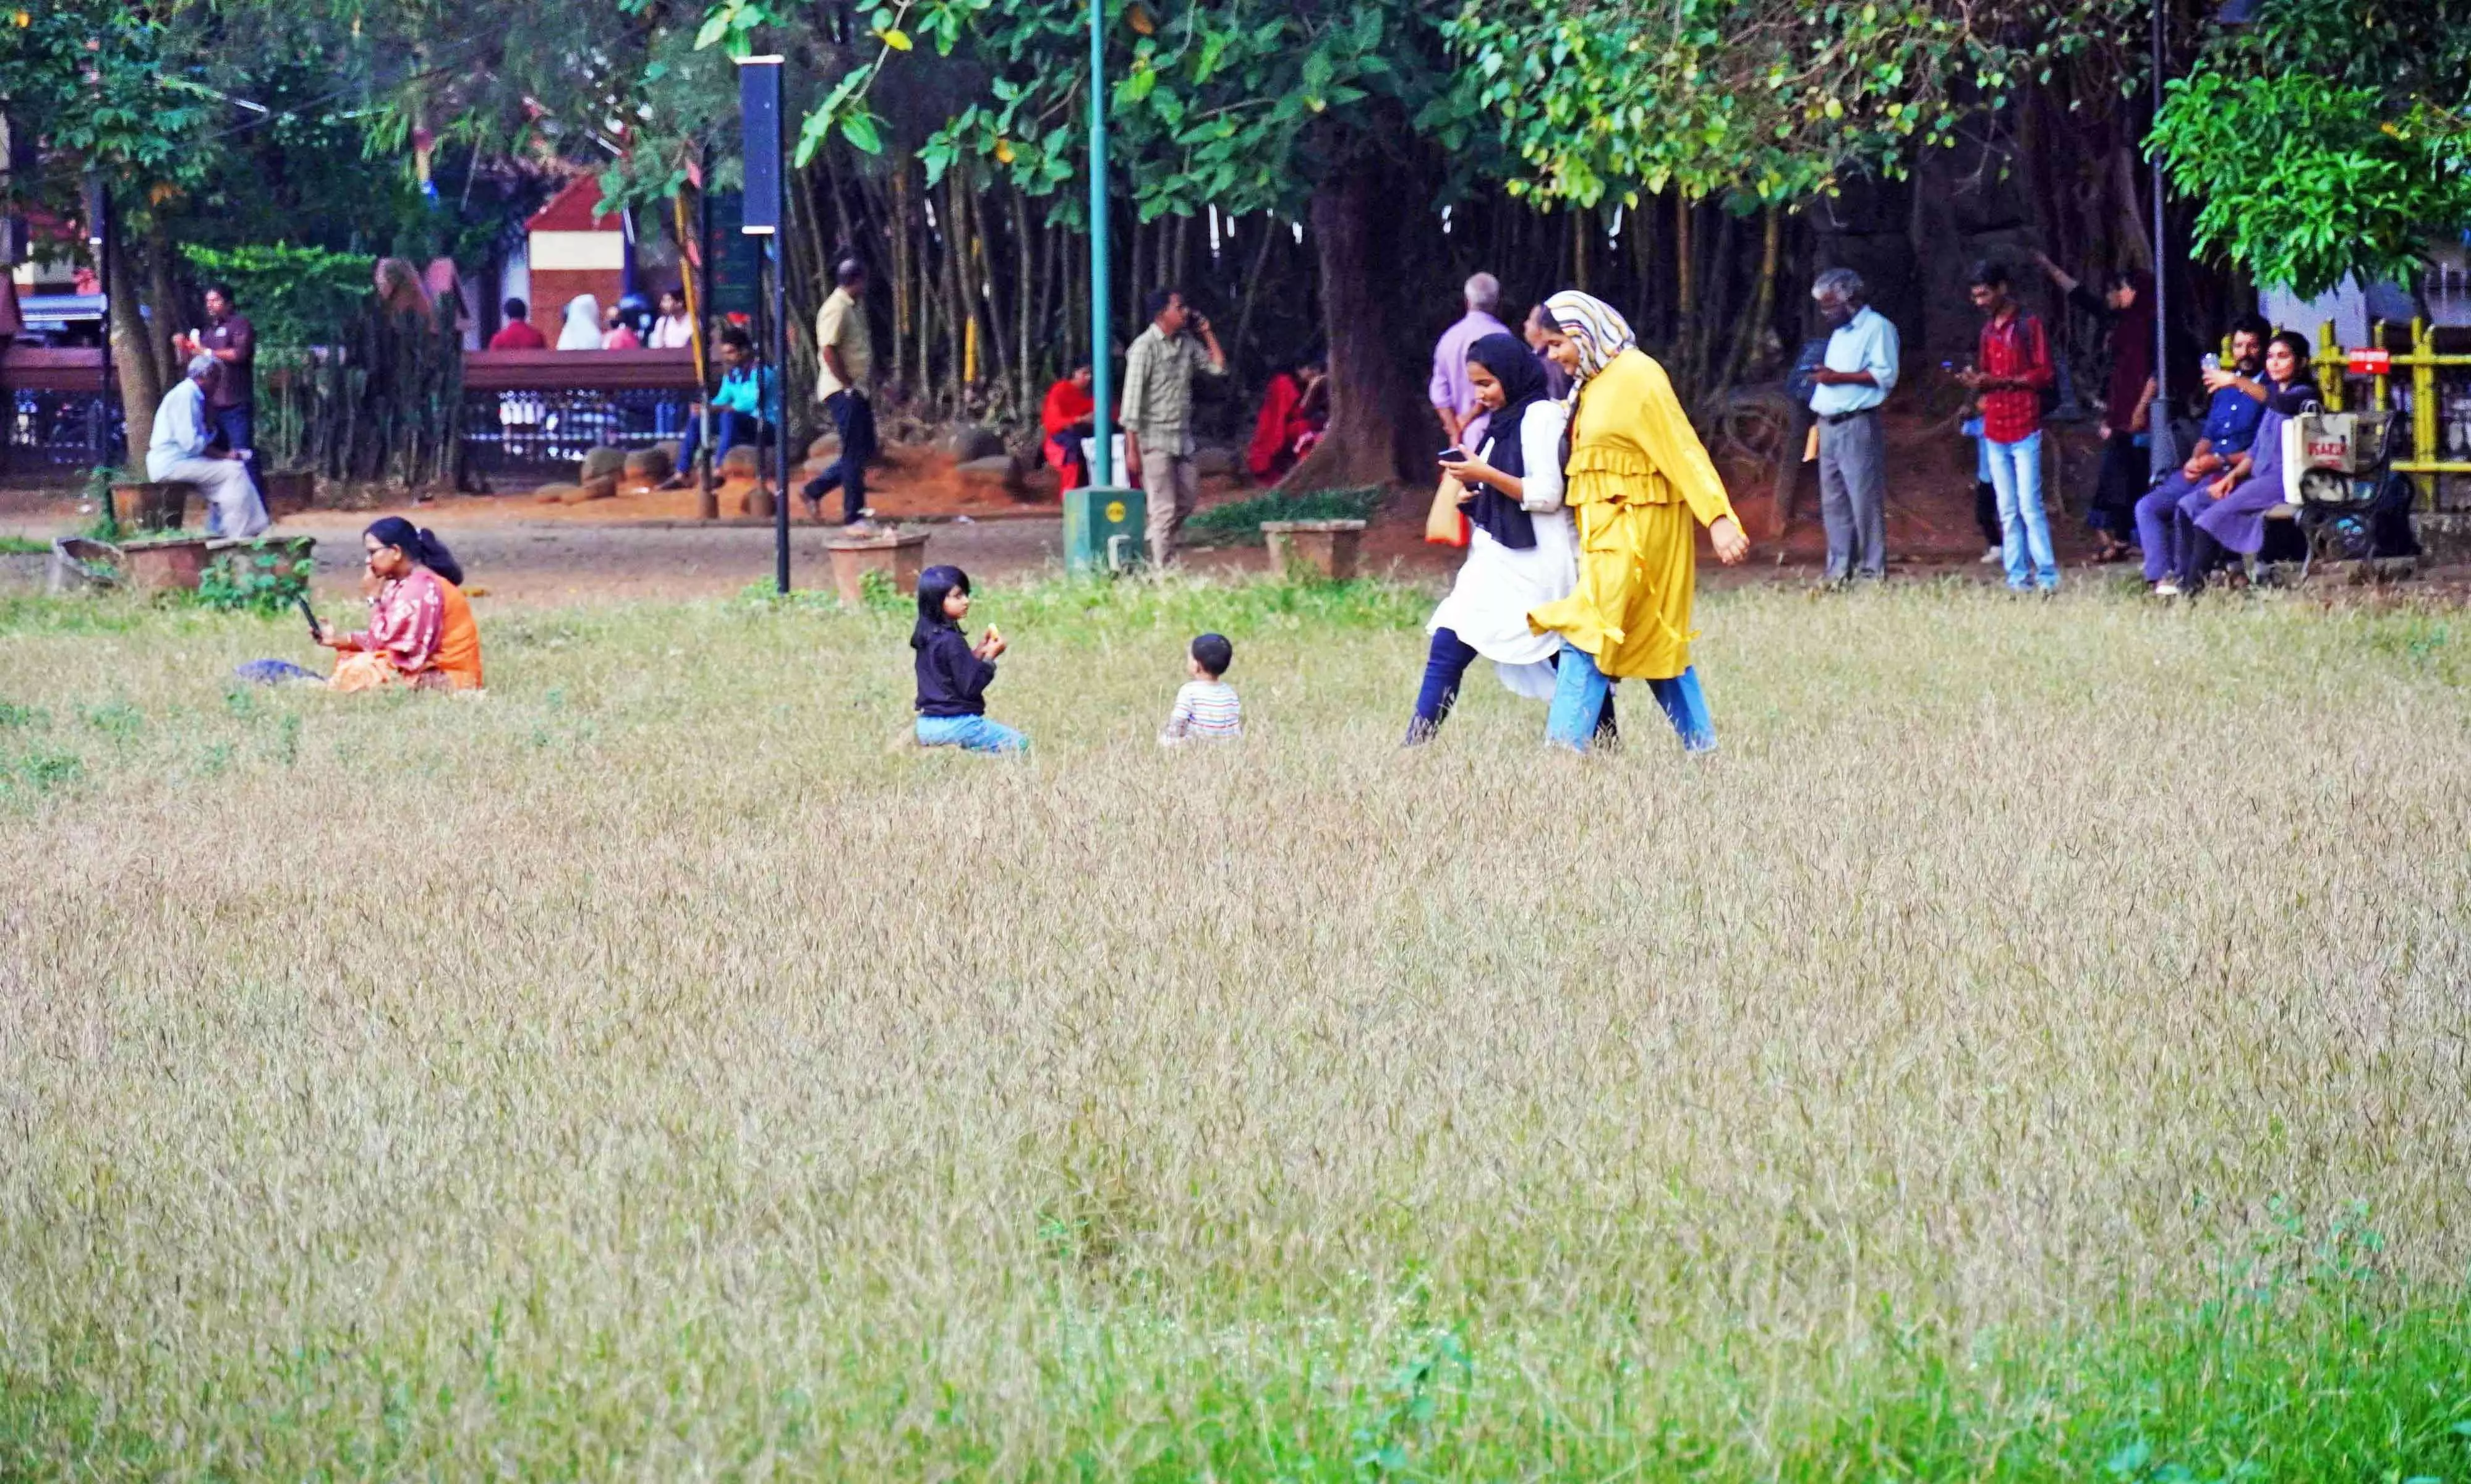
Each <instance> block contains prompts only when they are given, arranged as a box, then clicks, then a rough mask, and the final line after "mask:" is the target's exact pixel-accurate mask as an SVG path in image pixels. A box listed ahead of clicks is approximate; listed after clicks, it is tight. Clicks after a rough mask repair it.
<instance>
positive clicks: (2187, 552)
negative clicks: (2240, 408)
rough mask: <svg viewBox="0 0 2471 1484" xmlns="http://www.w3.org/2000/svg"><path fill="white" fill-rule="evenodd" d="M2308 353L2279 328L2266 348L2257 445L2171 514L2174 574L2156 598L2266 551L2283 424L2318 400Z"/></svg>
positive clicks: (2301, 339)
mask: <svg viewBox="0 0 2471 1484" xmlns="http://www.w3.org/2000/svg"><path fill="white" fill-rule="evenodd" d="M2308 354H2309V344H2308V337H2306V336H2305V335H2302V334H2300V333H2299V332H2297V331H2295V330H2285V331H2283V332H2282V333H2281V334H2279V335H2276V336H2275V337H2274V338H2273V340H2272V342H2271V344H2269V345H2268V346H2267V348H2266V352H2265V380H2266V397H2265V415H2264V416H2263V417H2262V418H2261V419H2259V420H2258V422H2257V425H2256V440H2255V441H2254V442H2252V443H2250V444H2249V445H2248V449H2247V452H2246V453H2244V454H2242V455H2240V456H2239V457H2238V458H2236V459H2232V460H2231V465H2230V467H2229V468H2228V469H2226V470H2224V473H2223V476H2222V478H2220V479H2218V480H2215V481H2214V482H2213V483H2208V484H2200V485H2199V486H2198V487H2197V488H2196V489H2194V490H2192V491H2190V492H2189V494H2188V495H2187V497H2186V498H2184V499H2182V500H2181V501H2180V502H2179V508H2178V509H2177V511H2175V512H2174V518H2175V520H2176V521H2177V527H2178V540H2177V542H2176V543H2175V545H2176V546H2177V550H2178V554H2179V570H2178V572H2177V574H2175V575H2174V576H2173V577H2167V578H2165V579H2164V580H2163V581H2162V582H2160V583H2159V584H2157V585H2156V586H2155V587H2154V589H2153V591H2154V594H2155V595H2156V596H2157V597H2162V598H2173V597H2177V596H2178V595H2180V594H2182V593H2186V594H2194V593H2195V592H2196V591H2197V590H2198V589H2199V588H2201V587H2203V586H2204V585H2205V575H2206V574H2207V573H2209V572H2211V571H2212V570H2213V569H2214V568H2215V567H2216V566H2217V565H2219V564H2220V563H2221V562H2222V561H2223V560H2224V557H2225V556H2226V555H2227V554H2233V553H2236V554H2239V555H2242V556H2253V555H2255V554H2257V553H2258V552H2261V551H2263V550H2264V549H2265V512H2266V511H2268V510H2271V509H2272V508H2273V507H2274V506H2278V505H2281V504H2283V503H2284V496H2283V492H2282V425H2283V424H2284V423H2286V422H2288V421H2290V420H2291V419H2292V418H2293V417H2294V416H2296V415H2297V414H2298V413H2300V412H2303V411H2305V410H2306V409H2307V408H2308V407H2309V405H2310V404H2312V403H2314V402H2315V401H2316V400H2317V383H2316V382H2315V381H2314V380H2312V379H2311V378H2310V376H2309V373H2308Z"/></svg>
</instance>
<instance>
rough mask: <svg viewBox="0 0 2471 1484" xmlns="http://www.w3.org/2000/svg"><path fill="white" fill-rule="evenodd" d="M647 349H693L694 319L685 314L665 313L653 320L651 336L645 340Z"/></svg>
mask: <svg viewBox="0 0 2471 1484" xmlns="http://www.w3.org/2000/svg"><path fill="white" fill-rule="evenodd" d="M644 348H645V349H647V350H692V349H694V320H692V319H690V318H687V317H686V316H684V315H663V316H661V317H660V318H657V319H655V320H653V321H652V334H651V338H650V339H648V340H647V341H645V342H644Z"/></svg>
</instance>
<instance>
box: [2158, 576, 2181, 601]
mask: <svg viewBox="0 0 2471 1484" xmlns="http://www.w3.org/2000/svg"><path fill="white" fill-rule="evenodd" d="M2153 596H2154V597H2156V598H2177V597H2178V596H2179V579H2178V578H2177V577H2164V578H2163V579H2162V580H2161V581H2159V582H2156V583H2154V584H2153Z"/></svg>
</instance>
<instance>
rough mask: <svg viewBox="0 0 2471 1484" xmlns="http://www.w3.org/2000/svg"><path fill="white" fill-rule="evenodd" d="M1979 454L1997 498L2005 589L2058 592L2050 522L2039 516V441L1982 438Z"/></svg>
mask: <svg viewBox="0 0 2471 1484" xmlns="http://www.w3.org/2000/svg"><path fill="white" fill-rule="evenodd" d="M1982 448H1983V452H1985V453H1987V454H1989V456H1990V485H1991V487H1992V488H1993V489H1996V490H1997V491H1998V492H1999V560H2000V562H2001V564H2002V565H2004V566H2005V567H2006V568H2007V569H2008V585H2009V586H2010V587H2012V588H2015V589H2016V590H2017V591H2019V592H2022V591H2024V590H2025V589H2026V588H2027V587H2038V588H2041V589H2042V590H2043V591H2045V592H2048V591H2050V590H2051V589H2053V588H2056V587H2058V586H2059V556H2058V554H2056V553H2054V552H2053V551H2052V549H2051V521H2050V517H2049V516H2047V515H2045V514H2043V513H2042V435H2041V434H2040V433H2038V432H2036V433H2032V434H2028V435H2026V436H2024V437H2022V438H2020V439H2018V440H2017V441H2015V442H2013V443H2002V442H1999V441H1998V440H1996V439H1994V438H1984V439H1983V440H1982ZM2028 556H2030V557H2031V558H2032V563H2031V565H2028V564H2027V560H2026V559H2027V557H2028Z"/></svg>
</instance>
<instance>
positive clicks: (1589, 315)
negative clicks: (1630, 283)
mask: <svg viewBox="0 0 2471 1484" xmlns="http://www.w3.org/2000/svg"><path fill="white" fill-rule="evenodd" d="M1544 312H1545V313H1546V314H1548V315H1550V316H1552V317H1553V323H1554V325H1555V326H1556V327H1557V328H1559V329H1560V330H1561V332H1562V333H1563V334H1564V335H1566V336H1568V337H1569V338H1570V342H1571V343H1573V344H1575V345H1577V346H1578V347H1579V380H1581V381H1583V382H1587V381H1593V380H1595V377H1596V373H1597V372H1599V371H1601V370H1603V369H1604V368H1605V366H1606V365H1607V364H1608V363H1609V362H1611V361H1612V358H1613V357H1615V356H1617V355H1620V354H1621V353H1622V352H1623V351H1625V350H1628V349H1630V348H1631V347H1632V346H1633V345H1636V344H1637V343H1638V337H1637V336H1636V335H1634V334H1632V333H1631V328H1630V321H1629V320H1627V319H1624V318H1622V317H1621V311H1620V310H1618V309H1615V308H1613V307H1612V305H1611V304H1608V303H1606V302H1605V301H1604V300H1602V299H1600V298H1597V297H1595V296H1594V295H1593V294H1581V293H1580V292H1579V291H1578V290H1576V289H1565V290H1563V291H1562V292H1561V293H1559V294H1554V295H1553V296H1552V297H1551V298H1548V299H1546V300H1545V301H1544Z"/></svg>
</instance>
